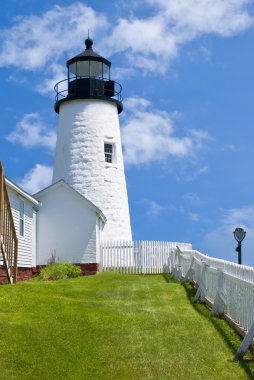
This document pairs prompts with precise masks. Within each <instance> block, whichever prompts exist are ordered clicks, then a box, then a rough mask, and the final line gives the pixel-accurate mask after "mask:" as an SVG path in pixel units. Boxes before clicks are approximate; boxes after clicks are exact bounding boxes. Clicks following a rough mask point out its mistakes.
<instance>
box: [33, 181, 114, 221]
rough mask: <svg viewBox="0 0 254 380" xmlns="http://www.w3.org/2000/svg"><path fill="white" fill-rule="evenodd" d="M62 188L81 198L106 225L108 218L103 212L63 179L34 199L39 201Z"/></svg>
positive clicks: (35, 195)
mask: <svg viewBox="0 0 254 380" xmlns="http://www.w3.org/2000/svg"><path fill="white" fill-rule="evenodd" d="M60 186H62V187H64V188H65V189H67V190H68V191H70V192H72V194H74V195H75V196H77V197H79V198H80V200H81V201H83V202H85V203H86V205H88V206H89V207H90V208H91V209H92V210H94V212H96V213H97V215H98V216H99V218H100V219H101V220H102V222H103V223H106V221H107V218H106V216H105V215H104V214H103V212H102V211H101V210H100V209H99V208H98V207H97V206H96V205H95V204H94V203H93V202H91V201H90V200H89V199H87V198H86V197H84V196H83V195H82V194H80V193H79V192H78V191H76V190H75V189H73V187H71V186H70V185H68V183H66V182H65V181H64V180H63V179H61V180H59V181H57V182H55V183H53V184H52V185H50V186H48V187H46V188H45V189H43V190H41V191H39V192H38V193H36V194H34V197H35V198H37V199H40V196H42V195H45V194H47V193H49V192H51V191H52V190H55V189H57V188H58V187H60Z"/></svg>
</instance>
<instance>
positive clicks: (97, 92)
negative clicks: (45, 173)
mask: <svg viewBox="0 0 254 380" xmlns="http://www.w3.org/2000/svg"><path fill="white" fill-rule="evenodd" d="M85 44H86V49H85V50H84V51H83V52H82V53H81V54H79V55H77V56H75V57H74V58H72V59H70V60H68V61H67V63H66V65H67V68H68V78H67V79H66V80H64V81H62V82H59V83H57V85H56V87H55V89H56V92H57V95H56V103H55V111H56V112H57V113H58V114H59V126H58V135H57V144H56V154H55V165H54V173H53V183H55V182H57V181H59V180H64V181H65V182H67V183H68V184H69V185H70V186H71V187H73V188H74V189H75V190H76V191H78V192H79V193H80V194H81V195H83V196H85V197H86V198H87V199H88V200H90V201H91V202H93V203H94V204H95V205H96V206H97V207H98V208H99V209H101V210H102V212H103V213H104V215H105V216H106V218H107V222H106V225H105V228H104V231H103V240H104V241H110V240H111V241H112V240H114V241H117V240H118V241H119V240H122V241H123V240H125V241H126V240H132V234H131V225H130V215H129V206H128V196H127V189H126V181H125V174H124V165H123V156H122V146H121V137H120V127H119V118H118V114H119V113H121V112H122V109H123V106H122V98H121V86H120V85H119V84H118V83H117V82H115V81H113V80H111V77H110V66H111V62H109V61H108V60H106V59H105V58H103V57H101V56H100V55H98V54H96V53H95V52H94V51H93V49H92V46H93V41H92V40H91V39H90V38H87V39H86V41H85ZM64 88H65V89H64ZM84 228H85V226H84Z"/></svg>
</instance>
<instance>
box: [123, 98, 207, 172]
mask: <svg viewBox="0 0 254 380" xmlns="http://www.w3.org/2000/svg"><path fill="white" fill-rule="evenodd" d="M125 103H126V107H127V109H128V114H127V117H126V119H125V121H124V124H123V127H122V142H123V146H124V157H125V162H126V164H132V165H139V164H144V163H150V162H153V161H165V160H167V159H168V158H169V157H170V156H172V157H177V158H184V157H188V156H191V155H195V153H196V151H198V150H200V149H202V148H203V147H204V142H205V141H206V140H208V139H210V136H209V135H208V134H207V132H203V131H196V130H191V133H190V134H189V136H184V137H177V136H175V131H174V128H173V121H172V120H173V118H172V117H171V115H170V114H168V113H167V112H165V111H161V110H157V109H153V108H152V106H151V104H150V102H149V101H148V100H146V99H143V98H129V99H127V100H126V102H125Z"/></svg>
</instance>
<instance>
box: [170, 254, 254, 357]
mask: <svg viewBox="0 0 254 380" xmlns="http://www.w3.org/2000/svg"><path fill="white" fill-rule="evenodd" d="M169 268H170V272H171V274H172V275H173V277H174V279H175V280H181V281H182V282H185V281H188V282H192V283H196V284H197V286H198V290H197V293H196V295H195V301H198V300H199V299H200V300H201V301H202V302H206V303H208V304H209V305H210V306H212V311H211V313H212V315H222V314H224V315H225V317H226V318H227V319H228V320H229V321H230V322H231V323H232V324H233V325H235V327H236V328H237V329H238V330H240V329H241V330H242V332H243V335H245V338H244V341H243V343H242V345H241V347H240V348H239V349H238V351H237V353H236V358H237V359H239V358H241V356H242V355H243V354H244V352H245V351H246V350H247V349H248V346H249V345H250V344H251V342H252V339H253V337H254V268H252V267H247V266H243V265H238V264H234V263H232V262H228V261H224V260H220V259H215V258H212V257H208V256H206V255H204V254H202V253H200V252H198V251H192V250H181V249H179V248H178V249H176V250H175V252H174V254H173V255H171V262H170V264H169Z"/></svg>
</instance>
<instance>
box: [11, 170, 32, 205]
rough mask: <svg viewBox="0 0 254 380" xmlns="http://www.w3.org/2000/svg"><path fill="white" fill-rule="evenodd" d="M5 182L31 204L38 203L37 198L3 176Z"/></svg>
mask: <svg viewBox="0 0 254 380" xmlns="http://www.w3.org/2000/svg"><path fill="white" fill-rule="evenodd" d="M5 183H6V186H7V187H9V188H10V189H12V190H14V191H16V192H17V193H18V194H19V195H21V196H22V197H23V198H25V199H27V200H28V201H29V202H31V203H32V204H33V205H35V206H39V205H40V202H39V201H38V200H37V199H35V198H34V197H33V196H32V195H30V194H28V193H27V192H26V191H25V190H23V189H22V188H21V187H20V186H18V185H17V184H16V183H14V182H13V181H11V180H10V179H9V178H7V177H5Z"/></svg>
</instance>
